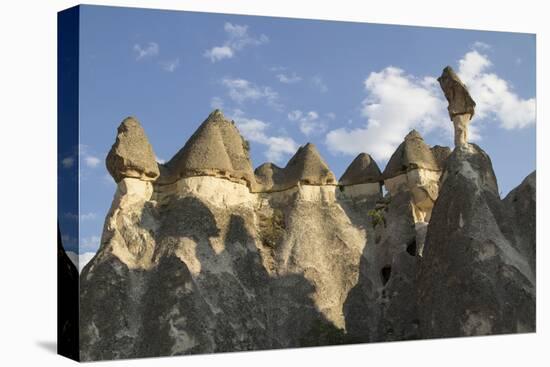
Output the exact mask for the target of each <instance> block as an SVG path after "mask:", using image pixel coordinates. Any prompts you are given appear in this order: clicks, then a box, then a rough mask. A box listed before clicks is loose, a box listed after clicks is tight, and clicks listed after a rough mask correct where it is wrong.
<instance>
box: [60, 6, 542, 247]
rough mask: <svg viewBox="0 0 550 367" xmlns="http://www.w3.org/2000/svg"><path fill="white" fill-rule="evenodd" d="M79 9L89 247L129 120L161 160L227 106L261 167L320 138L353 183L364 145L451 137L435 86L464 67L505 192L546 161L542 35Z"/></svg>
mask: <svg viewBox="0 0 550 367" xmlns="http://www.w3.org/2000/svg"><path fill="white" fill-rule="evenodd" d="M80 16H81V18H80V20H81V22H80V32H81V33H80V35H81V43H80V148H79V150H80V167H81V186H80V188H81V192H80V206H81V208H80V210H81V213H80V218H78V216H75V215H71V213H60V217H61V218H60V220H61V221H63V220H66V221H68V220H77V219H79V220H80V225H81V232H80V240H79V243H80V253H85V252H90V251H95V250H96V249H97V246H98V244H99V238H100V236H101V231H102V227H103V222H104V219H105V215H106V213H107V211H108V209H109V206H110V204H111V200H112V197H113V194H114V192H115V184H114V182H113V180H112V179H111V178H110V176H109V175H108V173H107V171H106V169H105V164H104V159H105V156H106V154H107V152H108V151H109V149H110V147H111V145H112V144H113V142H114V139H115V136H116V128H117V126H118V125H119V124H120V122H121V121H122V120H123V119H124V118H125V117H126V116H129V115H132V116H135V117H137V118H138V120H139V121H140V122H141V124H142V125H143V127H144V129H145V131H146V133H147V135H148V137H149V140H150V142H151V144H152V145H153V149H154V151H155V153H156V155H157V157H158V158H159V160H169V159H170V158H171V157H172V155H173V154H175V153H176V152H177V151H178V149H180V148H181V147H182V146H183V145H184V144H185V142H186V141H187V139H188V138H189V136H190V135H191V134H192V133H193V132H194V131H195V129H196V128H197V127H198V125H199V124H200V123H201V122H202V121H203V120H204V119H205V118H206V117H207V116H208V114H209V113H210V112H211V110H212V109H213V108H215V107H220V108H222V110H223V111H224V113H225V114H226V116H228V117H230V118H233V119H234V120H235V121H236V123H237V125H238V126H239V128H240V130H241V133H242V134H243V135H245V137H247V138H248V140H250V142H251V155H252V160H253V164H254V166H255V167H256V166H258V165H260V164H261V163H263V162H265V161H268V160H272V161H275V162H276V163H277V164H278V165H280V166H284V165H285V164H286V162H287V160H288V159H289V158H290V157H291V155H292V153H293V152H294V151H295V150H296V149H297V148H298V146H299V145H303V144H305V143H306V142H313V143H315V144H316V146H317V147H318V149H319V150H320V152H321V154H322V156H323V157H324V159H325V160H326V162H327V163H328V165H329V166H330V168H331V169H332V170H333V172H334V173H335V174H336V176H337V177H340V176H341V174H342V173H343V171H344V170H345V168H346V167H347V166H348V165H349V163H351V161H352V160H353V158H354V157H355V155H357V154H358V153H359V152H361V151H365V152H367V153H370V154H372V155H373V156H374V158H375V159H376V160H377V162H378V164H379V165H380V167H381V168H383V167H384V165H385V164H386V162H387V160H388V158H389V156H390V155H391V153H392V152H393V151H394V150H395V148H396V147H397V145H398V144H399V143H400V142H401V141H402V140H403V137H404V136H405V135H406V133H407V132H408V131H409V130H410V129H412V128H416V129H417V130H419V131H420V132H421V134H422V135H423V136H424V138H425V140H426V141H427V143H429V144H431V145H435V144H440V145H448V146H451V145H452V123H451V121H450V120H449V119H448V115H447V114H446V102H445V101H444V97H443V94H442V92H441V91H440V89H439V86H438V85H437V82H436V81H435V78H437V77H438V76H439V75H440V73H441V70H442V69H443V67H444V66H446V65H451V66H452V67H453V68H455V70H457V71H458V72H459V74H460V76H461V77H462V78H463V80H464V81H465V82H466V84H467V85H468V87H469V88H470V90H471V93H472V95H473V98H474V99H475V100H476V102H477V103H478V108H477V109H476V113H477V115H476V116H475V117H474V120H473V121H472V130H473V131H472V132H473V137H472V138H473V140H474V141H475V142H476V143H478V144H479V145H480V146H481V147H482V148H483V149H484V150H485V151H487V152H488V153H489V155H490V156H491V158H492V160H493V165H494V169H495V172H496V174H497V177H498V181H499V186H500V190H501V192H502V194H503V195H505V194H506V193H508V191H509V190H510V189H512V188H513V187H515V186H517V185H518V184H519V183H520V182H521V180H522V179H523V178H524V177H525V176H526V175H527V174H529V173H530V172H531V171H532V170H534V169H535V36H534V35H529V34H515V33H503V32H486V31H466V30H456V29H440V28H424V27H405V26H386V25H377V24H366V23H348V22H329V21H316V20H298V19H286V18H272V17H252V16H236V15H224V14H208V13H192V12H170V11H156V10H145V9H128V8H115V7H94V6H84V7H82V8H81V15H80ZM67 158H69V157H60V169H61V170H62V169H69V168H70V164H69V161H68V160H67ZM64 159H65V161H63V160H64ZM63 218H64V219H63ZM69 247H70V249H71V250H72V251H75V252H76V251H77V249H76V248H75V247H74V246H69Z"/></svg>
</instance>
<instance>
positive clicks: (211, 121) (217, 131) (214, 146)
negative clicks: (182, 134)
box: [159, 110, 255, 189]
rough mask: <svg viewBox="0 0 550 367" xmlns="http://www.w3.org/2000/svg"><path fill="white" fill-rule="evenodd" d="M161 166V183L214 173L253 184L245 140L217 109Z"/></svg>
mask: <svg viewBox="0 0 550 367" xmlns="http://www.w3.org/2000/svg"><path fill="white" fill-rule="evenodd" d="M163 168H164V169H163V170H162V175H161V177H160V179H159V181H160V183H162V184H168V183H172V182H175V181H176V180H178V179H180V178H183V177H193V176H215V177H223V178H226V179H228V180H232V181H235V182H240V183H244V184H246V185H247V186H249V187H250V188H251V189H254V187H255V180H254V173H253V171H252V164H251V163H250V158H249V155H248V142H247V141H246V140H244V138H243V137H242V136H241V135H240V134H239V131H238V130H237V127H236V126H235V123H234V122H233V121H229V120H227V119H226V118H225V117H224V115H223V114H222V112H221V111H220V110H215V111H214V112H212V113H211V114H210V115H209V116H208V118H207V119H206V120H205V121H204V122H203V123H202V124H201V126H200V127H199V128H198V129H197V131H196V132H195V133H194V134H193V135H192V136H191V137H190V138H189V140H188V141H187V143H186V144H185V146H184V147H183V148H182V149H181V150H180V151H179V152H178V153H177V154H176V155H175V156H174V157H173V158H172V159H171V160H170V161H169V162H167V163H166V164H165V165H164V167H163Z"/></svg>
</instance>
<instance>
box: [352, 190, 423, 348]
mask: <svg viewBox="0 0 550 367" xmlns="http://www.w3.org/2000/svg"><path fill="white" fill-rule="evenodd" d="M411 199H412V198H411V194H410V192H406V191H405V192H400V193H398V194H397V195H395V196H393V197H391V199H389V200H387V201H386V202H385V203H384V204H380V203H379V204H378V205H377V206H376V209H370V210H369V211H368V212H367V216H368V218H369V221H370V223H369V224H368V226H367V231H368V233H369V239H368V241H367V246H366V247H365V249H364V251H363V257H362V259H361V267H360V271H361V272H360V275H359V281H358V283H357V285H356V286H355V287H354V288H353V289H352V290H351V291H350V293H349V295H348V298H347V300H346V302H345V308H344V310H345V315H346V330H347V331H348V333H349V336H350V338H351V340H353V341H370V342H380V341H391V340H407V339H416V338H418V337H419V330H418V315H417V304H416V289H415V286H414V284H415V281H416V271H417V264H418V259H419V257H418V253H417V246H416V230H415V223H414V217H413V208H412V200H411Z"/></svg>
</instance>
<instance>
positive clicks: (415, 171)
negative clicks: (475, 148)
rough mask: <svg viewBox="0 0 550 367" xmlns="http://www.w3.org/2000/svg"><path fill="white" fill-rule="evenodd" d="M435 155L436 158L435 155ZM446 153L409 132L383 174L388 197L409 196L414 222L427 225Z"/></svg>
mask: <svg viewBox="0 0 550 367" xmlns="http://www.w3.org/2000/svg"><path fill="white" fill-rule="evenodd" d="M434 152H435V153H436V154H437V158H436V154H434ZM445 155H446V149H445V148H444V147H434V148H433V149H430V147H429V146H428V145H427V144H426V143H425V142H424V140H423V139H422V137H421V136H420V134H419V133H418V132H417V131H416V130H412V131H411V132H410V133H409V134H408V135H407V136H406V137H405V140H404V142H403V143H401V144H400V145H399V147H398V148H397V150H396V151H395V152H394V153H393V155H392V156H391V158H390V160H389V162H388V164H387V166H386V169H385V170H384V173H383V177H384V185H385V186H386V190H388V192H389V193H390V195H391V196H395V195H397V194H398V193H399V192H403V191H408V192H411V194H412V195H411V197H412V200H413V204H414V205H413V211H414V215H415V221H416V222H429V220H430V215H431V209H432V207H433V203H434V202H435V200H436V199H437V195H438V192H439V176H440V175H441V167H442V165H443V164H444V161H445Z"/></svg>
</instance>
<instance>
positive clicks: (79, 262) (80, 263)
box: [67, 251, 95, 273]
mask: <svg viewBox="0 0 550 367" xmlns="http://www.w3.org/2000/svg"><path fill="white" fill-rule="evenodd" d="M67 256H68V257H69V259H70V260H71V262H72V263H73V264H74V265H75V266H76V268H77V269H78V272H79V273H80V272H81V271H82V269H84V267H85V266H86V264H88V263H89V262H90V260H92V258H93V257H94V256H95V252H85V253H83V254H80V255H78V254H76V253H75V252H72V251H67Z"/></svg>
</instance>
